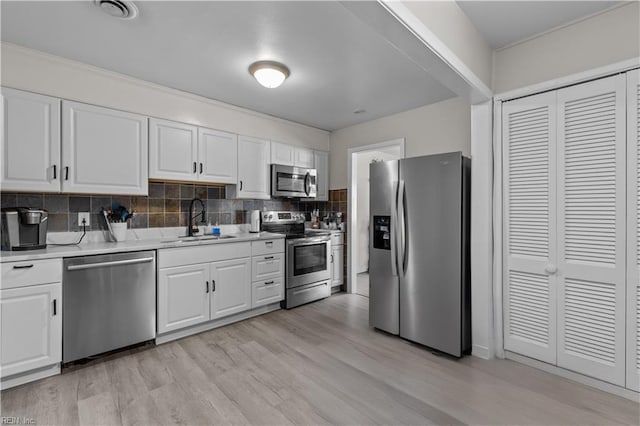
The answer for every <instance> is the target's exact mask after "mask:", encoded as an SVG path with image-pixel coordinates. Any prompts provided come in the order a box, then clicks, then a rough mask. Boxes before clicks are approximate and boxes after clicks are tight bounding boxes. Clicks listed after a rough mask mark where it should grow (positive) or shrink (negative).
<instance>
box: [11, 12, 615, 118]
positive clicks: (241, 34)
mask: <svg viewBox="0 0 640 426" xmlns="http://www.w3.org/2000/svg"><path fill="white" fill-rule="evenodd" d="M458 3H459V4H460V6H461V7H462V9H463V10H464V11H465V13H466V14H467V15H468V16H469V17H470V19H471V21H472V22H473V23H474V25H476V27H477V28H478V30H479V31H480V32H481V34H483V36H484V37H486V38H487V40H488V41H489V43H490V44H491V45H492V46H494V47H500V46H504V45H507V44H510V43H513V42H514V41H516V40H520V39H522V38H526V37H529V36H531V35H533V34H535V33H539V32H542V31H545V30H547V29H549V28H553V27H556V26H558V25H560V24H562V23H565V22H568V21H572V20H575V19H577V18H579V17H581V16H585V15H589V14H592V13H594V12H596V11H598V10H601V9H603V8H606V7H610V6H611V5H613V4H615V3H619V2H613V3H612V2H606V1H562V2H552V1H494V2H492V1H459V2H458ZM136 5H137V7H138V9H139V16H138V17H137V18H136V19H134V20H119V19H115V18H113V17H110V16H108V15H107V14H105V13H103V12H102V11H101V10H100V9H99V8H98V7H96V6H94V4H93V1H91V0H84V1H37V2H36V1H7V0H2V1H0V14H1V22H0V25H1V33H0V34H1V39H2V40H3V41H8V42H12V43H15V44H18V45H22V46H26V47H30V48H33V49H36V50H40V51H44V52H48V53H51V54H54V55H58V56H62V57H65V58H69V59H73V60H77V61H80V62H84V63H88V64H92V65H95V66H98V67H101V68H105V69H108V70H112V71H116V72H119V73H122V74H126V75H129V76H132V77H136V78H140V79H142V80H146V81H150V82H154V83H157V84H161V85H164V86H168V87H173V88H175V89H179V90H183V91H186V92H191V93H195V94H198V95H201V96H204V97H207V98H211V99H216V100H220V101H223V102H227V103H230V104H233V105H238V106H241V107H245V108H248V109H252V110H255V111H259V112H263V113H266V114H270V115H273V116H277V117H281V118H285V119H288V120H292V121H296V122H299V123H303V124H307V125H310V126H313V127H317V128H320V129H325V130H336V129H340V128H343V127H347V126H350V125H353V124H357V123H360V122H364V121H369V120H372V119H375V118H379V117H383V116H386V115H390V114H393V113H397V112H401V111H406V110H409V109H412V108H415V107H418V106H422V105H428V104H432V103H435V102H439V101H442V100H445V99H448V98H452V97H454V96H455V94H454V92H453V91H452V90H450V89H449V88H452V87H453V86H452V83H451V82H450V81H449V80H451V78H454V79H455V77H457V78H458V79H459V76H458V75H457V74H456V73H455V72H453V71H450V70H449V69H448V68H447V66H446V64H444V63H440V62H441V59H440V58H439V57H437V55H433V54H432V52H430V51H428V50H427V49H423V48H422V46H421V45H420V42H418V41H417V39H415V37H413V36H412V35H411V33H410V32H409V31H408V30H406V28H404V27H403V26H402V24H400V23H398V22H397V21H395V19H394V18H392V17H391V15H390V14H388V12H386V11H385V10H384V8H383V7H381V6H380V5H379V4H378V3H375V2H344V3H341V2H334V1H302V2H297V1H256V2H253V1H137V2H136ZM392 21H393V22H392ZM390 34H391V35H390ZM398 37H400V38H398ZM409 51H413V53H412V54H410V53H408V52H409ZM418 51H424V52H425V53H424V56H423V57H420V56H419V55H418V56H416V53H415V52H418ZM257 60H276V61H280V62H282V63H284V64H286V65H287V66H288V67H289V68H290V69H291V76H290V77H289V79H288V80H287V81H285V83H284V84H283V85H282V86H281V87H279V88H277V89H266V88H263V87H262V86H260V85H258V83H257V82H256V81H255V80H254V79H253V78H252V77H251V76H250V75H249V73H248V71H247V68H248V66H249V65H250V64H251V63H252V62H254V61H257ZM438 61H440V62H438ZM444 68H446V69H447V70H449V71H447V72H449V73H450V74H451V75H452V76H453V77H452V76H449V77H447V78H448V79H449V80H447V78H444V79H443V77H442V76H438V79H440V81H441V82H443V83H445V84H446V85H447V87H449V88H447V87H445V86H444V85H443V84H440V83H439V82H438V81H437V80H436V78H434V77H433V76H432V75H430V74H429V69H431V70H433V69H444ZM432 72H433V71H432ZM434 75H435V74H434ZM453 90H456V92H459V90H457V88H456V89H453ZM458 94H460V93H458ZM362 109H364V110H365V112H364V113H359V114H355V113H354V111H356V110H362Z"/></svg>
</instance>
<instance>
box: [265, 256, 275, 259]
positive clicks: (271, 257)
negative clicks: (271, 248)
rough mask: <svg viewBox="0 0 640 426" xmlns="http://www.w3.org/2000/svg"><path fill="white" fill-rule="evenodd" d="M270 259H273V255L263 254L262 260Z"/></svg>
mask: <svg viewBox="0 0 640 426" xmlns="http://www.w3.org/2000/svg"><path fill="white" fill-rule="evenodd" d="M271 259H273V256H265V257H264V260H271Z"/></svg>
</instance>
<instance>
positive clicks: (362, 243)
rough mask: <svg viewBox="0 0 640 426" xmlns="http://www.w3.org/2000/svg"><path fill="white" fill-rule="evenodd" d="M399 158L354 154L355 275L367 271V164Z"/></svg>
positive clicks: (364, 153) (389, 154)
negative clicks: (355, 167)
mask: <svg viewBox="0 0 640 426" xmlns="http://www.w3.org/2000/svg"><path fill="white" fill-rule="evenodd" d="M398 157H399V155H398V154H391V153H387V152H382V151H365V152H358V153H356V159H357V169H356V170H357V174H358V178H357V185H358V191H357V194H358V200H357V202H356V204H357V206H356V227H357V230H356V235H355V237H356V238H357V241H356V246H357V250H358V252H357V253H358V254H357V262H358V264H357V265H356V273H360V272H366V271H368V270H369V164H370V163H371V162H372V161H373V160H377V161H387V160H394V159H397V158H398Z"/></svg>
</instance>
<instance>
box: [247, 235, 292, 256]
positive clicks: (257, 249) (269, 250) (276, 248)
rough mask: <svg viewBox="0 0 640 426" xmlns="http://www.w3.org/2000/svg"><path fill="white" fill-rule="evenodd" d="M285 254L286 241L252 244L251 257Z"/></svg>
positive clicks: (256, 242)
mask: <svg viewBox="0 0 640 426" xmlns="http://www.w3.org/2000/svg"><path fill="white" fill-rule="evenodd" d="M275 253H284V239H283V238H278V239H273V240H261V241H253V242H252V243H251V255H252V256H260V255H264V254H275Z"/></svg>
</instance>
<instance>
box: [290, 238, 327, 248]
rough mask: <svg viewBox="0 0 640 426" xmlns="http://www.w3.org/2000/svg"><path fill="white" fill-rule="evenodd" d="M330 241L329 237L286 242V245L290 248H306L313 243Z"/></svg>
mask: <svg viewBox="0 0 640 426" xmlns="http://www.w3.org/2000/svg"><path fill="white" fill-rule="evenodd" d="M330 241H331V237H329V238H305V239H300V240H297V241H288V242H287V244H288V245H290V246H308V245H311V244H315V243H328V242H330Z"/></svg>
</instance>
